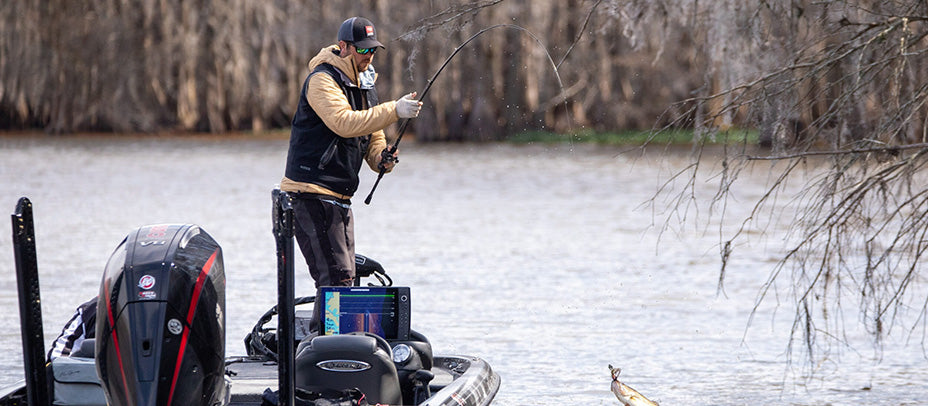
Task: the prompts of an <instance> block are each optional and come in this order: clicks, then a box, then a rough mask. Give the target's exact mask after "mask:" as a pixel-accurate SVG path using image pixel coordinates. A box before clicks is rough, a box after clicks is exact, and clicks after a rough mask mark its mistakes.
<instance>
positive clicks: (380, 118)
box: [280, 45, 399, 199]
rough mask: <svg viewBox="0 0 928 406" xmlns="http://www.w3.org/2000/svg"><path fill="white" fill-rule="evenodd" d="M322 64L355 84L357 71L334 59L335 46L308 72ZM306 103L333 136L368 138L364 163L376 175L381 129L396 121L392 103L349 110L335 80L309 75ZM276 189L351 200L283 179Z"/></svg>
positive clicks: (323, 51) (384, 144)
mask: <svg viewBox="0 0 928 406" xmlns="http://www.w3.org/2000/svg"><path fill="white" fill-rule="evenodd" d="M323 63H328V64H330V65H332V66H334V67H335V68H337V69H338V70H340V71H342V73H344V74H345V75H347V76H348V79H350V80H351V82H352V83H354V84H357V83H358V70H357V68H356V67H355V65H354V62H353V61H352V59H351V57H350V56H348V57H344V58H342V57H339V56H338V45H332V46H329V47H326V48H322V49H321V50H320V51H319V53H318V54H316V56H315V57H313V59H311V60H310V61H309V71H310V72H312V71H313V70H314V69H316V67H317V66H319V65H320V64H323ZM375 81H376V76H375ZM306 99H307V101H308V102H309V105H310V106H311V107H312V108H313V110H314V111H315V112H316V114H318V115H319V118H321V119H322V122H324V123H325V125H326V127H328V128H329V129H330V130H332V131H333V132H335V134H338V135H339V136H341V137H345V138H354V137H361V136H365V135H367V134H371V141H370V146H369V147H368V149H367V154H366V155H365V156H364V160H365V161H367V164H368V166H370V168H371V169H372V170H374V171H378V169H377V164H378V163H379V162H380V153H381V152H382V151H383V150H384V148H386V147H387V139H386V136H385V135H384V132H383V129H384V128H386V127H387V126H389V125H390V124H393V123H395V122H396V121H397V120H398V119H399V117H398V116H397V115H396V102H395V101H392V100H391V101H387V102H383V103H381V104H378V105H376V106H372V107H371V108H369V109H367V110H353V109H352V108H351V105H350V104H348V98H347V97H345V93H343V92H342V89H341V88H340V87H339V86H338V83H336V82H335V79H333V78H332V77H331V76H329V75H313V76H312V77H311V78H310V79H309V84H308V85H307V89H306ZM280 189H281V190H284V191H288V192H300V193H318V194H324V195H329V196H335V197H338V198H340V199H350V198H351V196H345V195H342V194H339V193H335V192H333V191H331V190H329V189H326V188H324V187H322V186H319V185H315V184H312V183H305V182H297V181H294V180H291V179H289V178H287V177H286V176H285V177H284V178H283V180H281V181H280Z"/></svg>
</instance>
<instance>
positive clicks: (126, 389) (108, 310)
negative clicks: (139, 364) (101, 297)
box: [103, 281, 129, 401]
mask: <svg viewBox="0 0 928 406" xmlns="http://www.w3.org/2000/svg"><path fill="white" fill-rule="evenodd" d="M108 282H109V281H107V283H106V284H104V285H103V291H104V292H106V296H105V299H106V317H108V318H109V321H110V328H111V329H112V330H111V332H110V335H111V336H112V337H113V347H114V348H116V360H117V361H119V373H120V374H121V375H122V390H123V392H125V394H126V401H129V383H128V381H127V380H126V368H125V367H124V366H123V364H122V353H121V352H120V351H119V339H118V338H117V337H116V321H115V319H114V318H113V306H112V302H110V287H109V283H108Z"/></svg>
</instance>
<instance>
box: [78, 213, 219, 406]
mask: <svg viewBox="0 0 928 406" xmlns="http://www.w3.org/2000/svg"><path fill="white" fill-rule="evenodd" d="M97 309H98V310H97V311H98V315H97V331H96V337H97V340H96V348H95V355H96V363H97V373H98V375H99V376H100V378H101V383H102V384H103V388H104V392H105V394H106V399H107V403H108V404H109V405H111V406H149V405H151V406H153V405H159V406H161V405H165V406H167V405H215V404H218V403H221V402H222V401H223V398H224V397H225V396H227V394H228V393H227V385H226V380H225V377H224V371H225V364H224V358H225V272H224V269H223V262H222V249H221V248H220V247H219V244H218V243H216V241H215V240H213V238H212V237H211V236H210V235H209V234H207V233H206V232H205V231H203V230H202V229H200V227H198V226H196V225H191V224H184V225H173V224H172V225H150V226H144V227H140V228H138V229H137V230H135V231H133V232H131V233H130V234H129V235H128V236H127V237H126V238H125V240H123V242H122V243H121V244H120V245H119V246H118V247H117V248H116V250H115V252H113V254H112V256H111V257H110V259H109V261H108V262H107V265H106V269H105V272H104V275H103V281H102V282H101V286H100V295H99V297H98V304H97Z"/></svg>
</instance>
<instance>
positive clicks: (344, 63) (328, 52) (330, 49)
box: [309, 45, 358, 84]
mask: <svg viewBox="0 0 928 406" xmlns="http://www.w3.org/2000/svg"><path fill="white" fill-rule="evenodd" d="M323 63H327V64H329V65H332V66H334V67H335V68H337V69H338V70H340V71H342V73H344V74H345V75H347V76H348V79H350V80H351V82H352V83H355V84H357V83H358V69H357V68H356V67H355V66H354V62H352V60H351V56H346V57H344V58H342V57H340V56H338V45H330V46H327V47H325V48H322V49H320V50H319V53H318V54H316V56H314V57H313V59H310V60H309V71H310V72H312V71H313V70H314V69H316V67H317V66H319V65H321V64H323Z"/></svg>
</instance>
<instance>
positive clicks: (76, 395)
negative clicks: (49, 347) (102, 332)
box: [51, 343, 106, 406]
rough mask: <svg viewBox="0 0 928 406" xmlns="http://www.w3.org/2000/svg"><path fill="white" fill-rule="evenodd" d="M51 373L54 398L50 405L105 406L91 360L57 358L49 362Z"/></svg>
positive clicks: (94, 366)
mask: <svg viewBox="0 0 928 406" xmlns="http://www.w3.org/2000/svg"><path fill="white" fill-rule="evenodd" d="M92 344H93V343H91V345H92ZM51 372H52V374H51V375H52V378H53V379H54V381H53V385H54V396H55V398H54V400H53V402H52V404H54V405H68V406H106V396H105V395H104V394H103V387H102V386H100V378H98V377H97V366H96V363H94V359H93V358H85V357H77V356H74V355H72V356H70V357H58V358H55V359H53V360H52V362H51Z"/></svg>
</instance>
